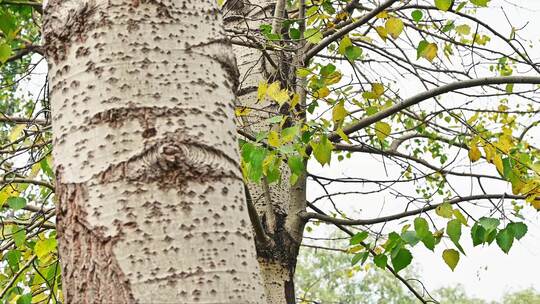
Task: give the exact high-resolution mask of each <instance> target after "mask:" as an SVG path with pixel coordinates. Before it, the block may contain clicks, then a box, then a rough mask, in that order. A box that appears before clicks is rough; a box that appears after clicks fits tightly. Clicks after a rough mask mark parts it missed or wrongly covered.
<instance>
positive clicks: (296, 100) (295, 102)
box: [291, 93, 300, 109]
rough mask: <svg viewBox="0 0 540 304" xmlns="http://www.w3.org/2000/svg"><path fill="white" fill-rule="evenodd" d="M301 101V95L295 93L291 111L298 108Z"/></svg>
mask: <svg viewBox="0 0 540 304" xmlns="http://www.w3.org/2000/svg"><path fill="white" fill-rule="evenodd" d="M299 101H300V95H298V94H297V93H294V95H293V98H292V100H291V109H294V107H296V105H297V104H298V102H299Z"/></svg>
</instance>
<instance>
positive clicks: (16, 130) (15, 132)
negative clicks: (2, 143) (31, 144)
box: [8, 124, 25, 141]
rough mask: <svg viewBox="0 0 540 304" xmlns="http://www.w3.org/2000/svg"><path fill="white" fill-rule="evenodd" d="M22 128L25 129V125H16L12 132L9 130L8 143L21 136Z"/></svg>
mask: <svg viewBox="0 0 540 304" xmlns="http://www.w3.org/2000/svg"><path fill="white" fill-rule="evenodd" d="M24 128H25V125H24V124H19V125H16V126H15V127H14V128H13V129H12V130H11V133H9V137H8V138H9V141H15V140H17V139H18V138H19V136H20V135H21V133H22V132H23V131H24Z"/></svg>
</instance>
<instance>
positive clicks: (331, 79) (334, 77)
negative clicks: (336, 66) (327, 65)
mask: <svg viewBox="0 0 540 304" xmlns="http://www.w3.org/2000/svg"><path fill="white" fill-rule="evenodd" d="M341 77H342V75H341V73H340V72H338V71H336V72H333V73H332V74H330V75H328V77H326V79H325V80H324V82H325V83H326V84H327V85H333V84H336V83H338V82H339V81H340V80H341Z"/></svg>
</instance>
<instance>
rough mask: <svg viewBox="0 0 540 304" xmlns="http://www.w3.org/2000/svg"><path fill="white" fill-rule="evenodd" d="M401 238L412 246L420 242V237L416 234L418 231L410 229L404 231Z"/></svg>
mask: <svg viewBox="0 0 540 304" xmlns="http://www.w3.org/2000/svg"><path fill="white" fill-rule="evenodd" d="M401 238H402V239H403V240H404V241H405V243H407V244H409V245H411V247H414V246H416V244H418V242H420V239H419V238H418V236H417V235H416V232H414V231H410V230H408V231H404V232H403V233H402V234H401Z"/></svg>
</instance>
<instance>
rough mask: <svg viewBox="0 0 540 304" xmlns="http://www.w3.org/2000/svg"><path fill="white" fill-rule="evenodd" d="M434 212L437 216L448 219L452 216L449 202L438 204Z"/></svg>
mask: <svg viewBox="0 0 540 304" xmlns="http://www.w3.org/2000/svg"><path fill="white" fill-rule="evenodd" d="M435 213H436V214H437V215H438V216H441V217H444V218H448V219H450V218H452V215H453V214H454V212H453V208H452V205H450V203H448V202H444V203H442V204H441V205H439V206H438V207H437V208H436V209H435Z"/></svg>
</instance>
